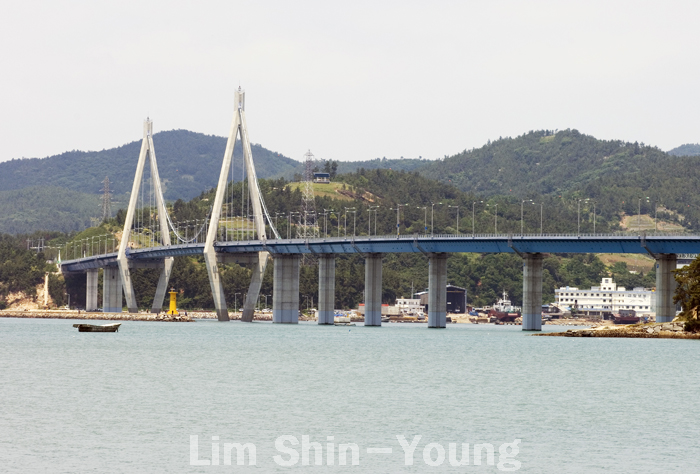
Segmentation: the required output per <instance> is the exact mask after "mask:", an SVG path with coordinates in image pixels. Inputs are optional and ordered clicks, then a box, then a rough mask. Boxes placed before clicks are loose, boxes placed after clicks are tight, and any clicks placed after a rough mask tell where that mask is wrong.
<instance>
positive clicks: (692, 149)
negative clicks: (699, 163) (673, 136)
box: [668, 143, 700, 156]
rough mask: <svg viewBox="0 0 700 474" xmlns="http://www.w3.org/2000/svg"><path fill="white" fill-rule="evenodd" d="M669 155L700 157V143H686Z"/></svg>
mask: <svg viewBox="0 0 700 474" xmlns="http://www.w3.org/2000/svg"><path fill="white" fill-rule="evenodd" d="M668 154H669V155H673V156H697V155H700V143H686V144H685V145H681V146H677V147H676V148H674V149H673V150H668Z"/></svg>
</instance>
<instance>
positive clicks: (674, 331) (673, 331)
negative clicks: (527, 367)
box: [533, 322, 700, 339]
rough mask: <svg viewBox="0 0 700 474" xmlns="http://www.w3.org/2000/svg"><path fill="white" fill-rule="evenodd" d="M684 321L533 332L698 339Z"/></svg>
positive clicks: (561, 334)
mask: <svg viewBox="0 0 700 474" xmlns="http://www.w3.org/2000/svg"><path fill="white" fill-rule="evenodd" d="M684 326H685V323H683V322H673V323H648V324H634V325H630V326H600V327H596V328H585V329H569V330H568V331H565V332H550V333H540V334H533V336H554V337H634V338H651V339H700V334H698V333H689V332H685V330H684V329H683V328H684Z"/></svg>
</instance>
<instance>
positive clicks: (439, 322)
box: [411, 253, 447, 328]
mask: <svg viewBox="0 0 700 474" xmlns="http://www.w3.org/2000/svg"><path fill="white" fill-rule="evenodd" d="M429 264H430V270H429V276H428V327H429V328H444V327H446V322H447V254H446V253H431V254H430V257H429ZM411 297H413V296H411Z"/></svg>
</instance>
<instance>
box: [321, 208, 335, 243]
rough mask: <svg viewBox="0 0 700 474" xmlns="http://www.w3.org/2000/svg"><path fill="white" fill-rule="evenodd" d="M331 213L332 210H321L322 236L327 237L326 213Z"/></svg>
mask: <svg viewBox="0 0 700 474" xmlns="http://www.w3.org/2000/svg"><path fill="white" fill-rule="evenodd" d="M329 212H333V209H324V210H323V234H324V235H325V236H326V237H328V213H329Z"/></svg>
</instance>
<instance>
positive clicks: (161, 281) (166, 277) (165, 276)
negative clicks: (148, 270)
mask: <svg viewBox="0 0 700 474" xmlns="http://www.w3.org/2000/svg"><path fill="white" fill-rule="evenodd" d="M174 261H175V259H174V258H173V257H168V258H165V259H163V268H162V269H161V271H160V277H159V278H158V286H157V287H156V294H155V296H154V297H153V304H152V305H151V313H160V312H161V311H162V309H163V299H164V298H165V293H166V292H167V291H168V282H169V281H170V273H171V272H172V270H173V262H174Z"/></svg>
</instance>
